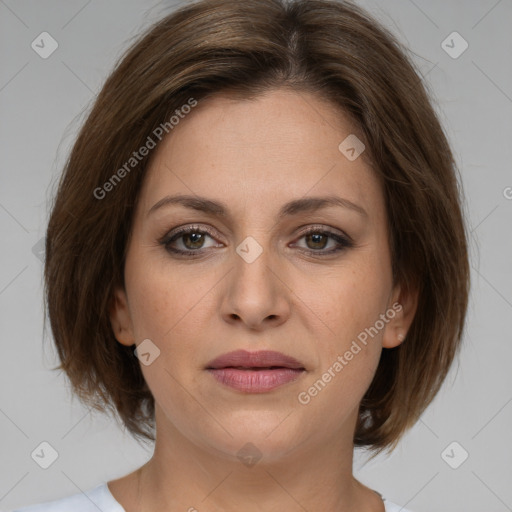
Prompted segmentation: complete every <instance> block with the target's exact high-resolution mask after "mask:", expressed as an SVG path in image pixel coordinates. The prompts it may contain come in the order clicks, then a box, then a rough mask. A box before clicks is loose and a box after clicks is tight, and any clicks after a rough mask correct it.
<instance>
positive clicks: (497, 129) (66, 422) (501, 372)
mask: <svg viewBox="0 0 512 512" xmlns="http://www.w3.org/2000/svg"><path fill="white" fill-rule="evenodd" d="M360 3H361V5H363V6H364V7H367V8H368V9H369V10H370V11H371V12H373V13H374V14H375V15H376V16H377V17H378V18H379V19H381V20H382V21H383V22H384V23H385V24H386V25H388V26H389V27H390V28H391V29H392V31H393V32H394V33H395V34H397V35H398V37H399V38H400V39H401V40H402V41H404V42H405V43H406V44H407V46H408V47H409V48H410V49H411V50H412V51H413V52H414V54H415V60H416V62H417V64H418V66H419V68H420V70H421V72H422V74H423V75H424V77H425V80H426V82H427V83H428V84H430V86H431V89H432V93H433V95H434V98H435V100H436V101H437V103H438V111H439V113H440V116H441V119H442V122H443V123H444V125H445V128H446V131H447V133H448V135H449V138H450V140H451V142H452V145H453V149H454V152H455V155H456V158H457V161H458V164H459V167H460V169H461V173H462V177H463V186H464V190H465V193H466V197H467V204H466V209H467V216H468V224H469V226H470V230H471V237H472V238H471V259H472V278H473V288H472V294H471V299H470V308H469V313H468V324H467V331H466V335H465V338H464V346H463V350H462V353H461V356H460V358H459V359H458V360H457V361H456V363H455V364H454V366H453V369H452V371H451V373H450V375H449V377H448V379H447V381H446V382H445V385H444V386H443V388H442V391H441V392H440V393H439V395H438V396H437V398H436V400H435V401H434V403H433V404H432V405H431V406H430V407H429V408H428V409H427V410H426V412H425V413H424V414H423V415H422V416H421V418H419V420H418V422H417V424H416V426H415V427H414V428H413V429H412V430H411V431H410V432H409V433H408V434H407V435H406V436H405V437H404V438H403V440H402V441H401V443H400V445H399V446H398V448H397V449H396V450H395V452H394V453H393V454H392V455H390V456H388V457H386V456H381V457H379V458H377V459H375V460H373V461H372V462H369V463H367V464H365V456H364V453H362V452H359V451H357V452H356V458H355V464H354V466H355V467H354V469H355V474H356V476H357V477H358V478H360V479H361V481H362V482H363V483H365V484H366V485H368V486H370V487H373V488H374V489H376V490H379V491H380V492H381V493H383V494H384V495H385V496H386V497H387V498H388V499H390V500H391V501H394V502H396V503H400V504H401V505H404V506H407V508H409V509H411V510H413V511H414V512H433V511H436V512H442V511H464V512H477V511H478V512H481V511H482V510H485V511H486V512H493V511H496V512H502V511H503V512H504V511H506V510H511V511H512V486H511V485H510V484H511V482H512V440H511V436H510V433H511V425H512V403H511V402H512V385H511V384H512V376H511V373H512V372H511V371H510V369H509V367H510V360H511V355H512V339H511V338H512V337H511V334H510V326H509V319H510V318H511V315H512V291H511V290H512V286H511V285H512V273H511V270H510V262H511V261H512V259H511V256H512V241H511V240H512V239H511V236H510V235H511V232H510V225H511V223H510V220H511V217H512V199H511V198H512V188H509V187H512V173H511V170H510V169H511V167H510V162H511V161H512V149H511V148H512V140H511V136H512V64H511V63H512V59H511V55H512V37H511V36H510V26H511V22H512V2H511V0H500V1H496V0H485V1H471V2H462V1H453V0H452V1H444V0H434V1H429V2H427V1H420V0H416V1H412V0H386V1H385V2H378V1H376V0H365V1H362V2H360ZM170 5H173V4H172V3H171V2H168V3H166V2H162V3H158V2H156V1H155V0H153V1H150V0H137V1H135V0H130V1H126V0H125V1H121V0H115V1H109V2H105V1H104V2H100V1H99V0H89V1H86V0H76V1H75V0H73V1H50V0H33V1H26V0H18V1H14V0H0V38H1V46H0V59H1V74H0V116H1V124H0V141H1V142H0V144H1V155H2V159H1V164H0V165H1V188H0V227H1V234H2V251H1V254H0V258H1V264H0V311H1V316H0V319H1V334H2V344H1V350H2V354H1V355H2V372H1V375H0V443H1V451H0V461H1V462H0V508H1V509H2V510H10V509H11V508H15V507H18V506H21V505H26V504H30V503H35V502H40V501H43V500H49V499H56V498H58V497H61V496H65V495H69V494H73V493H76V492H80V491H84V490H87V489H89V488H91V487H92V486H95V485H97V484H98V483H100V482H103V481H106V480H111V479H114V478H118V477H120V476H121V475H125V474H127V473H129V472H131V471H132V470H134V469H135V468H137V467H138V466H140V465H142V464H143V463H144V462H145V461H146V460H147V459H148V458H149V457H150V456H151V452H150V451H146V450H144V449H143V448H142V447H140V446H139V445H138V444H137V443H136V442H135V441H134V440H133V439H132V438H131V437H130V436H129V435H128V434H127V433H126V432H125V431H124V429H122V428H120V427H119V426H118V425H117V424H116V423H115V422H114V421H113V420H112V419H110V418H108V417H106V416H102V415H100V414H99V413H93V412H91V411H89V410H88V409H87V408H85V407H84V406H82V405H81V404H80V403H79V402H78V400H77V399H74V398H73V397H72V396H71V393H70V390H69V386H68V384H67V381H66V379H65V378H64V376H63V375H62V374H60V373H59V372H51V371H50V370H49V368H50V367H52V366H54V365H56V364H57V363H58V360H57V357H56V353H55V352H54V349H53V347H52V345H51V340H45V341H44V346H43V339H42V322H43V309H42V305H43V298H42V262H41V258H40V255H39V256H38V254H39V253H38V251H37V243H38V242H39V241H40V240H41V238H42V237H43V236H44V233H45V227H46V221H47V218H48V210H47V204H48V200H49V198H50V197H51V194H52V192H53V185H54V182H55V180H56V178H57V176H58V175H59V173H60V170H61V168H62V164H63V163H64V159H65V157H66V155H67V153H68V151H69V148H70V145H71V144H72V142H73V137H74V135H75V134H76V131H77V128H78V127H79V123H80V122H81V121H82V120H83V113H84V111H85V109H87V108H88V107H89V106H90V103H91V101H92V100H93V99H94V97H95V95H96V94H97V92H98V91H99V89H100V87H101V85H102V83H103V81H104V79H105V77H106V75H107V73H108V72H109V71H110V70H111V67H112V66H113V64H114V62H115V60H116V59H117V57H118V56H119V55H120V53H121V52H122V51H123V50H124V49H125V48H126V47H127V46H128V45H129V44H130V40H131V38H133V37H134V36H136V35H137V34H138V33H139V32H140V31H141V30H142V29H143V28H145V27H146V26H148V25H149V24H150V23H152V22H153V21H156V20H157V19H159V18H161V17H162V16H163V15H164V13H165V12H167V10H168V9H169V6H170ZM43 31H47V32H49V33H50V34H51V35H52V37H53V38H55V40H56V41H57V42H58V45H59V46H58V49H57V50H56V51H55V52H54V53H53V54H52V55H51V56H50V57H49V58H47V59H42V58H41V57H40V56H39V55H38V54H37V53H36V52H35V51H34V50H33V49H32V48H31V43H32V41H33V40H34V39H35V38H36V37H37V36H38V35H39V34H40V33H41V32H43ZM453 31H457V32H459V33H460V34H461V35H462V37H463V38H464V39H465V40H466V41H467V42H468V44H469V48H468V49H467V50H466V51H465V52H464V53H463V54H462V55H460V56H459V57H458V58H456V59H454V58H452V57H450V56H449V55H448V54H447V53H446V52H445V51H444V49H443V48H442V46H441V43H442V41H443V40H445V38H446V37H447V36H448V35H449V34H451V33H452V32H453ZM450 44H451V43H450ZM454 44H455V48H456V49H457V48H458V47H460V46H457V45H458V44H459V43H458V42H456V43H454ZM34 246H35V247H36V248H35V249H34ZM43 441H47V442H48V443H50V444H51V445H52V446H53V447H54V448H55V449H56V450H57V452H58V455H59V456H58V458H57V460H56V461H55V462H54V463H53V464H52V465H51V466H50V467H49V468H48V469H42V468H41V467H40V466H39V465H38V464H36V463H35V462H34V460H33V459H32V458H31V453H32V452H33V451H34V449H35V448H36V447H38V446H39V444H40V443H41V442H43ZM453 441H456V442H457V443H459V445H460V447H459V446H456V447H455V449H454V450H453V451H451V449H449V450H448V451H447V452H445V448H446V447H447V446H448V445H450V443H452V442H453ZM462 450H466V451H467V452H468V454H469V457H468V458H467V460H465V461H464V462H463V463H462V464H461V465H460V466H459V467H458V468H457V469H453V468H452V467H450V466H449V465H448V464H447V462H446V461H448V460H449V461H450V462H451V463H452V465H454V464H456V463H460V461H461V460H462V459H461V454H463V452H462ZM442 453H445V455H444V457H443V456H442ZM447 454H448V455H447Z"/></svg>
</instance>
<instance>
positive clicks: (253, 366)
mask: <svg viewBox="0 0 512 512" xmlns="http://www.w3.org/2000/svg"><path fill="white" fill-rule="evenodd" d="M206 370H207V371H209V372H210V373H211V374H212V375H213V377H215V379H217V381H218V382H220V383H222V384H224V385H226V386H229V387H231V388H234V389H237V390H239V391H243V392H245V393H264V392H265V391H270V390H272V389H275V388H277V387H279V386H282V385H284V384H287V383H289V382H292V381H294V380H297V379H298V378H299V377H300V376H301V375H302V374H303V373H305V371H306V369H305V368H304V365H302V363H300V362H299V361H297V360H296V359H294V358H293V357H290V356H286V355H284V354H281V353H280V352H273V351H268V350H264V351H259V352H248V351H246V350H237V351H235V352H229V353H228V354H223V355H221V356H220V357H217V358H216V359H214V360H213V361H211V362H210V363H208V365H207V366H206Z"/></svg>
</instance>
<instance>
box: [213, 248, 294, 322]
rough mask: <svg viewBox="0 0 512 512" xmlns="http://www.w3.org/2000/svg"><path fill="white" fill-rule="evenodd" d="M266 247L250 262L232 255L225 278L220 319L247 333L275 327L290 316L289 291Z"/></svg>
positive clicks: (277, 265)
mask: <svg viewBox="0 0 512 512" xmlns="http://www.w3.org/2000/svg"><path fill="white" fill-rule="evenodd" d="M270 253H271V251H270V250H269V249H268V248H265V249H263V251H262V253H261V254H260V255H259V256H258V257H257V258H256V259H255V260H254V261H251V260H250V259H249V260H246V259H244V258H243V257H241V256H239V254H238V253H235V255H234V268H233V269H232V270H231V272H229V273H228V275H227V280H228V284H227V288H226V289H225V296H224V299H223V302H222V317H223V319H224V320H225V321H226V322H228V323H231V324H234V325H236V324H237V323H238V324H243V325H245V326H246V327H248V328H249V329H251V330H256V331H263V330H265V329H266V328H268V327H277V326H279V325H281V324H282V323H284V322H286V320H287V319H288V318H289V316H290V294H291V293H292V292H291V291H290V288H289V287H288V285H287V284H286V279H285V276H284V275H283V270H282V269H281V267H280V266H279V264H278V263H277V261H276V258H272V257H271V254H270Z"/></svg>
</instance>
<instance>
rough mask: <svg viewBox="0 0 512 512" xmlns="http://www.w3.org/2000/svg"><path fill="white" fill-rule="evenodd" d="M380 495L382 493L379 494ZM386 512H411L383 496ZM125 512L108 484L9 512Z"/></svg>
mask: <svg viewBox="0 0 512 512" xmlns="http://www.w3.org/2000/svg"><path fill="white" fill-rule="evenodd" d="M379 494H380V493H379ZM381 497H382V500H383V501H384V507H385V509H386V512H411V511H410V510H407V509H405V508H402V507H400V506H399V505H395V503H391V502H390V501H388V500H387V499H386V498H384V497H383V496H382V495H381ZM98 510H100V511H101V512H125V510H124V508H123V507H122V506H121V504H120V503H118V502H117V501H116V500H115V498H114V496H112V493H111V492H110V490H109V488H108V486H107V483H106V482H104V483H102V484H99V485H97V486H96V487H94V488H92V489H89V490H88V491H86V492H85V493H81V492H79V493H77V494H73V495H71V496H66V497H65V498H60V499H57V500H54V501H45V502H43V503H38V504H35V505H29V506H27V507H22V508H18V509H16V510H11V511H7V512H98Z"/></svg>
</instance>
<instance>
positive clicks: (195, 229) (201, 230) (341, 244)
mask: <svg viewBox="0 0 512 512" xmlns="http://www.w3.org/2000/svg"><path fill="white" fill-rule="evenodd" d="M190 233H198V234H201V235H205V234H206V235H209V236H210V237H211V238H215V236H214V234H213V232H212V231H211V230H210V229H208V228H205V227H200V226H188V227H184V228H181V229H179V230H178V231H175V232H172V231H171V232H170V233H168V234H166V235H165V236H164V237H163V238H161V239H160V240H159V243H160V244H161V245H163V246H164V247H165V249H166V250H167V251H168V252H170V253H173V254H176V255H182V256H185V257H187V258H194V257H196V258H197V257H200V256H201V255H202V254H203V252H201V251H203V250H202V249H197V250H193V249H192V250H187V251H183V250H181V249H176V248H172V247H170V244H171V243H173V242H174V241H176V240H178V239H180V238H181V237H183V236H184V235H187V234H190ZM310 234H319V235H325V236H328V237H329V238H332V239H333V240H334V241H335V242H337V244H338V246H337V247H336V248H334V249H330V250H328V251H323V250H321V249H319V250H317V251H314V250H308V249H301V250H302V251H303V252H305V253H306V254H308V255H309V256H320V257H325V256H330V255H332V254H335V253H338V252H340V251H343V250H345V249H350V248H352V247H354V243H353V241H352V240H351V239H350V238H348V237H345V236H342V235H339V234H337V233H334V232H332V231H330V230H327V229H325V228H319V227H314V226H313V227H311V228H308V229H307V230H306V231H304V232H303V233H301V235H300V238H299V239H301V238H303V237H305V236H307V235H310Z"/></svg>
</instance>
